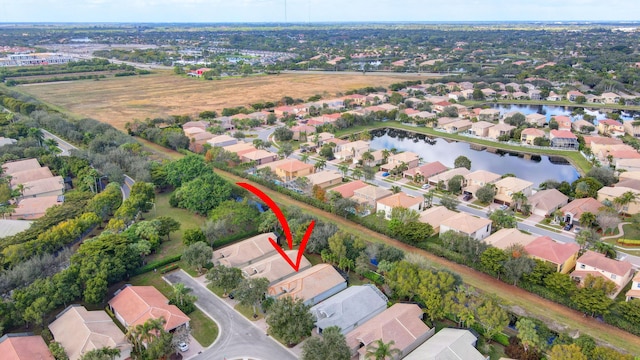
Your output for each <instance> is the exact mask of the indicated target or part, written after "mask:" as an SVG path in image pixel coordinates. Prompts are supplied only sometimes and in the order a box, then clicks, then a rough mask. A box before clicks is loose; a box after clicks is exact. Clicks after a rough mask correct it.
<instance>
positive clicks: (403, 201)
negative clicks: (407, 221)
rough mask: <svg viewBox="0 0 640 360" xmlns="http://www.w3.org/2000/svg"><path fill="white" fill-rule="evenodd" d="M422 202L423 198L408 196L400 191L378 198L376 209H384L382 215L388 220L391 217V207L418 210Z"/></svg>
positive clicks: (420, 208)
mask: <svg viewBox="0 0 640 360" xmlns="http://www.w3.org/2000/svg"><path fill="white" fill-rule="evenodd" d="M423 203H424V199H422V198H417V197H414V196H409V195H407V194H405V193H404V192H402V191H401V192H399V193H397V194H393V195H391V196H387V197H385V198H382V199H380V200H378V203H377V207H376V210H377V211H378V212H380V211H384V217H385V219H387V220H388V219H391V211H392V210H393V208H397V207H398V208H404V209H410V210H415V211H417V212H420V211H421V210H422V204H423Z"/></svg>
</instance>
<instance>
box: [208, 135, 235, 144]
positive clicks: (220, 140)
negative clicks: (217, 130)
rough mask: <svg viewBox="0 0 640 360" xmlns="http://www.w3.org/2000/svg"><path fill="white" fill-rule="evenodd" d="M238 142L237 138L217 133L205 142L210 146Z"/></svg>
mask: <svg viewBox="0 0 640 360" xmlns="http://www.w3.org/2000/svg"><path fill="white" fill-rule="evenodd" d="M237 143H238V139H236V138H234V137H231V136H229V135H218V136H216V137H213V138H211V139H209V140H207V144H209V145H211V146H214V147H215V146H218V147H225V146H229V145H234V144H237Z"/></svg>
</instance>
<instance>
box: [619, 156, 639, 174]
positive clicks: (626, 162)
mask: <svg viewBox="0 0 640 360" xmlns="http://www.w3.org/2000/svg"><path fill="white" fill-rule="evenodd" d="M615 165H616V170H618V171H620V170H624V171H629V172H635V171H640V159H620V160H618V161H616V162H615Z"/></svg>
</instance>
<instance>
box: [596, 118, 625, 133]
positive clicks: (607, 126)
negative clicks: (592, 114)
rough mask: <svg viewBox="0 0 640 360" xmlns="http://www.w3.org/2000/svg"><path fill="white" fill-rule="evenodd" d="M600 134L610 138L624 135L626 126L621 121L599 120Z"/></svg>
mask: <svg viewBox="0 0 640 360" xmlns="http://www.w3.org/2000/svg"><path fill="white" fill-rule="evenodd" d="M598 133H600V134H603V135H610V136H614V137H615V136H622V135H624V126H623V125H622V123H621V122H620V121H616V120H613V119H603V120H598Z"/></svg>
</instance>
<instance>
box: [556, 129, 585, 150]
mask: <svg viewBox="0 0 640 360" xmlns="http://www.w3.org/2000/svg"><path fill="white" fill-rule="evenodd" d="M549 140H551V146H552V147H557V148H564V149H578V137H577V136H575V135H574V134H573V133H572V132H570V131H564V130H551V131H550V132H549Z"/></svg>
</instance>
